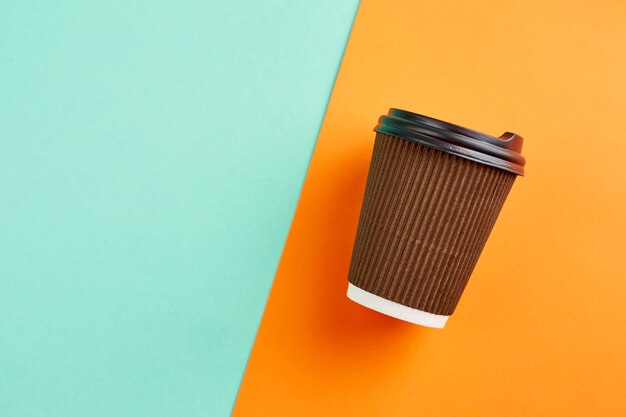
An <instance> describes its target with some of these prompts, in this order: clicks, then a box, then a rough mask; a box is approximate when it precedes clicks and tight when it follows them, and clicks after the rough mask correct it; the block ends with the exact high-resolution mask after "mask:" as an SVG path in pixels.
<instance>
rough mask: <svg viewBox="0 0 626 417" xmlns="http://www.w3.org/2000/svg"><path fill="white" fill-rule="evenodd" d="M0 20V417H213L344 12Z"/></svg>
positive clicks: (348, 13) (300, 171)
mask: <svg viewBox="0 0 626 417" xmlns="http://www.w3.org/2000/svg"><path fill="white" fill-rule="evenodd" d="M356 5H357V2H356V0H345V1H339V2H337V1H334V0H332V1H331V0H322V1H316V2H315V3H311V2H308V1H297V2H293V1H269V2H252V1H228V2H216V1H209V2H206V1H177V2H165V3H163V2H150V1H130V2H128V1H107V2H84V1H61V2H49V3H45V2H32V1H19V2H15V1H14V2H6V1H5V2H1V3H0V56H1V58H0V61H1V65H0V132H1V133H0V134H1V138H0V143H1V144H2V146H1V149H0V167H1V169H0V193H1V195H2V201H0V415H1V416H6V417H9V416H10V417H22V416H64V417H71V416H92V417H93V416H108V417H110V416H133V417H136V416H150V417H157V416H168V417H169V416H225V415H228V414H229V413H230V411H231V407H232V404H233V402H234V399H235V395H236V392H237V389H238V385H239V382H240V378H241V376H242V374H243V370H244V367H245V362H246V359H247V356H248V353H249V350H250V347H251V346H252V341H253V338H254V334H255V332H256V329H257V326H258V322H259V320H260V317H261V313H262V309H263V305H264V304H265V300H266V297H267V293H268V291H269V288H270V283H271V281H272V279H273V276H274V273H275V270H276V266H277V265H278V260H279V257H280V252H281V250H282V247H283V244H284V240H285V238H286V235H287V230H288V227H289V222H290V219H291V217H292V213H293V210H294V209H295V205H296V202H297V198H298V194H299V191H300V187H301V184H302V180H303V179H304V174H305V172H306V166H307V163H308V160H309V157H310V153H311V151H312V149H313V144H314V141H315V139H316V136H317V133H318V129H319V126H320V123H321V120H322V117H323V112H324V110H325V106H326V103H327V100H328V97H329V95H330V90H331V87H332V83H333V81H334V77H335V74H336V70H337V68H338V66H339V62H340V58H341V54H342V52H343V48H344V46H345V41H346V40H347V37H348V33H349V29H350V25H351V23H352V19H353V17H354V12H355V10H356Z"/></svg>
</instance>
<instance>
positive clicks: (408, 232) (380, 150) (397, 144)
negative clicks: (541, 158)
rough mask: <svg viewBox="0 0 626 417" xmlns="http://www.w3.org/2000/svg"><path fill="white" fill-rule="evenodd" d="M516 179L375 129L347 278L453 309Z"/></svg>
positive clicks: (432, 308)
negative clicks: (374, 140) (370, 159)
mask: <svg viewBox="0 0 626 417" xmlns="http://www.w3.org/2000/svg"><path fill="white" fill-rule="evenodd" d="M515 178H516V175H515V174H513V173H510V172H507V171H504V170H501V169H498V168H493V167H490V166H487V165H483V164H480V163H477V162H473V161H470V160H467V159H464V158H461V157H458V156H455V155H451V154H448V153H445V152H442V151H439V150H435V149H431V148H428V147H426V146H422V145H419V144H416V143H413V142H409V141H407V140H403V139H399V138H397V137H395V136H390V135H386V134H382V133H377V135H376V142H375V145H374V152H373V155H372V162H371V165H370V170H369V174H368V178H367V185H366V188H365V196H364V200H363V206H362V209H361V216H360V219H359V225H358V231H357V236H356V241H355V245H354V250H353V254H352V261H351V265H350V272H349V276H348V280H349V281H350V283H352V284H353V285H356V286H357V287H359V288H361V289H363V290H365V291H368V292H370V293H373V294H376V295H379V296H381V297H384V298H386V299H389V300H392V301H395V302H397V303H400V304H404V305H407V306H409V307H412V308H417V309H420V310H423V311H427V312H430V313H434V314H441V315H450V314H452V313H453V312H454V309H455V308H456V305H457V304H458V302H459V299H460V297H461V294H462V293H463V290H464V289H465V286H466V284H467V281H468V279H469V277H470V275H471V273H472V271H473V269H474V266H475V265H476V262H477V261H478V257H479V256H480V253H481V251H482V249H483V247H484V245H485V242H486V241H487V238H488V237H489V233H490V232H491V229H492V228H493V225H494V223H495V221H496V218H497V217H498V214H499V212H500V209H501V208H502V205H503V203H504V200H505V199H506V197H507V195H508V193H509V191H510V189H511V187H512V185H513V182H514V181H515Z"/></svg>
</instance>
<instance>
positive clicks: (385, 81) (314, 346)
mask: <svg viewBox="0 0 626 417" xmlns="http://www.w3.org/2000/svg"><path fill="white" fill-rule="evenodd" d="M390 106H393V107H400V108H405V109H407V110H412V111H415V112H418V113H423V114H426V115H430V116H433V117H437V118H441V119H444V120H448V121H451V122H455V123H458V124H461V125H464V126H468V127H471V128H475V129H478V130H482V131H485V132H487V133H491V134H494V135H500V134H501V133H503V132H504V131H506V130H510V131H513V132H516V133H519V134H521V135H522V136H524V138H525V144H524V150H523V153H524V155H525V156H526V158H527V160H528V163H527V170H526V172H527V176H526V177H525V178H519V179H518V180H517V182H516V184H515V185H514V187H513V190H512V192H511V194H510V196H509V199H508V200H507V202H506V204H505V206H504V209H503V211H502V213H501V215H500V218H499V220H498V222H497V224H496V226H495V228H494V231H493V233H492V235H491V238H490V240H489V242H488V243H487V246H486V248H485V250H484V252H483V255H482V257H481V260H480V261H479V263H478V266H477V268H476V270H475V271H474V274H473V276H472V279H471V280H470V283H469V285H468V287H467V290H466V291H465V294H464V295H463V298H462V299H461V302H460V304H459V307H458V309H457V311H456V313H455V314H454V315H453V316H452V317H451V319H450V320H449V322H448V325H447V326H446V328H445V329H443V330H432V329H427V328H423V327H419V326H414V325H410V324H406V323H403V322H400V321H398V320H395V319H392V318H388V317H386V316H383V315H381V314H378V313H375V312H372V311H370V310H367V309H365V308H364V307H361V306H359V305H357V304H355V303H353V302H351V301H349V300H348V299H347V298H346V297H345V291H346V286H347V278H346V277H347V272H348V265H349V261H350V255H351V250H352V245H353V242H354V236H355V232H356V225H357V220H358V215H359V209H360V204H361V199H362V196H363V191H364V186H365V179H366V173H367V168H368V164H369V159H370V154H371V150H372V145H373V139H374V133H373V132H372V128H373V126H374V125H375V124H376V120H377V118H378V116H379V115H381V114H383V113H386V111H387V109H388V107H390ZM625 111H626V6H625V4H624V3H623V2H621V1H613V2H610V1H601V2H591V1H586V2H581V1H531V2H527V1H514V2H494V1H473V2H460V1H456V2H422V1H420V2H414V1H407V0H404V1H397V0H396V1H388V0H370V1H367V0H366V1H363V2H362V4H361V7H360V10H359V12H358V15H357V19H356V22H355V25H354V28H353V32H352V35H351V38H350V41H349V43H348V47H347V51H346V54H345V57H344V60H343V63H342V66H341V70H340V72H339V75H338V79H337V82H336V85H335V89H334V92H333V94H332V98H331V101H330V104H329V108H328V111H327V114H326V118H325V121H324V124H323V127H322V131H321V133H320V136H319V140H318V144H317V147H316V149H315V153H314V156H313V159H312V162H311V166H310V170H309V173H308V176H307V179H306V182H305V185H304V188H303V191H302V195H301V198H300V203H299V206H298V209H297V212H296V215H295V218H294V221H293V224H292V228H291V232H290V235H289V238H288V240H287V244H286V247H285V249H284V253H283V257H282V260H281V263H280V266H279V269H278V272H277V275H276V279H275V282H274V286H273V289H272V292H271V295H270V298H269V301H268V304H267V307H266V311H265V315H264V317H263V321H262V323H261V327H260V329H259V333H258V336H257V340H256V344H255V346H254V349H253V351H252V355H251V357H250V361H249V364H248V368H247V371H246V374H245V377H244V380H243V383H242V386H241V389H240V393H239V398H238V400H237V403H236V406H235V409H234V416H322V415H323V416H347V415H354V416H378V415H380V416H383V415H384V416H414V415H425V416H460V415H480V416H502V415H533V416H536V415H549V416H591V415H593V416H599V415H602V416H618V415H626V403H625V399H624V395H625V392H626V358H625V355H626V334H625V332H624V330H625V328H626V307H625V306H626V268H625V259H626V253H624V250H625V249H626V247H625V246H626V245H625V238H624V237H625V236H626V224H625V221H624V215H625V214H626V174H625V172H626V169H625V167H624V165H625V164H624V161H625V158H626V138H625V135H626V115H625Z"/></svg>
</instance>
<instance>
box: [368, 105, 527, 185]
mask: <svg viewBox="0 0 626 417" xmlns="http://www.w3.org/2000/svg"><path fill="white" fill-rule="evenodd" d="M374 130H375V131H376V132H380V133H385V134H387V135H393V136H396V137H399V138H401V139H405V140H408V141H410V142H415V143H419V144H420V145H424V146H428V147H430V148H435V149H438V150H440V151H443V152H447V153H451V154H453V155H456V156H460V157H461V158H465V159H469V160H472V161H475V162H479V163H481V164H485V165H490V166H492V167H496V168H500V169H503V170H505V171H509V172H512V173H514V174H517V175H522V176H523V175H524V165H525V164H526V160H525V159H524V157H523V156H522V155H521V151H522V143H523V142H524V138H522V137H521V136H520V135H517V134H515V133H511V132H506V133H504V134H502V136H500V137H499V138H497V137H495V136H490V135H487V134H484V133H481V132H477V131H475V130H472V129H468V128H465V127H462V126H457V125H455V124H452V123H448V122H444V121H442V120H437V119H433V118H432V117H427V116H422V115H421V114H417V113H411V112H408V111H405V110H400V109H394V108H391V109H389V113H388V114H387V115H385V116H381V117H380V119H378V125H377V126H376V127H375V128H374Z"/></svg>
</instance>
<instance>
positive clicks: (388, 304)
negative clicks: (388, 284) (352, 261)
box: [347, 283, 450, 329]
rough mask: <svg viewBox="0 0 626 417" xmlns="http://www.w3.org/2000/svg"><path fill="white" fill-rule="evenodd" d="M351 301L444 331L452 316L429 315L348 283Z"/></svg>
mask: <svg viewBox="0 0 626 417" xmlns="http://www.w3.org/2000/svg"><path fill="white" fill-rule="evenodd" d="M347 296H348V298H349V299H351V300H352V301H354V302H355V303H358V304H361V305H362V306H364V307H367V308H369V309H372V310H375V311H378V312H379V313H383V314H386V315H388V316H391V317H395V318H397V319H400V320H404V321H408V322H409V323H413V324H419V325H421V326H426V327H433V328H436V329H443V327H444V326H445V325H446V322H447V321H448V317H450V316H442V315H439V314H433V313H429V312H427V311H423V310H418V309H417V308H411V307H409V306H405V305H403V304H399V303H396V302H394V301H391V300H387V299H386V298H383V297H380V296H378V295H376V294H372V293H371V292H367V291H365V290H362V289H361V288H359V287H357V286H355V285H352V284H350V283H348V293H347Z"/></svg>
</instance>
